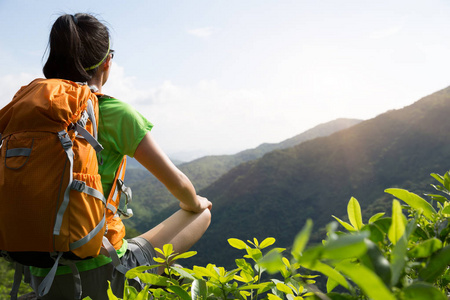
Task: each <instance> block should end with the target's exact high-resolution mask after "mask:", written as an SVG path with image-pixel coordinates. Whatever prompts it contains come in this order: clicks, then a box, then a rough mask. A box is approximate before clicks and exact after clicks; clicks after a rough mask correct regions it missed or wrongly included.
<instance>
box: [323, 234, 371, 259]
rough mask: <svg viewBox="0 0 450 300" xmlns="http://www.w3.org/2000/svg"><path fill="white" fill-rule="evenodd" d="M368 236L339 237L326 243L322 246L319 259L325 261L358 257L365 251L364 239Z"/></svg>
mask: <svg viewBox="0 0 450 300" xmlns="http://www.w3.org/2000/svg"><path fill="white" fill-rule="evenodd" d="M368 236H369V232H359V233H357V234H346V235H340V236H338V238H337V239H336V240H331V241H328V242H327V243H326V244H325V245H324V246H323V251H322V256H321V257H322V258H326V259H346V258H356V257H359V256H361V255H362V254H364V253H365V252H366V251H367V247H366V244H365V242H364V239H365V238H367V237H368Z"/></svg>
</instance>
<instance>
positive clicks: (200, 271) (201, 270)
mask: <svg viewBox="0 0 450 300" xmlns="http://www.w3.org/2000/svg"><path fill="white" fill-rule="evenodd" d="M193 271H194V273H195V275H197V276H200V277H203V276H205V277H211V278H215V279H217V280H219V276H218V274H216V273H213V272H211V271H210V270H209V269H207V268H205V267H199V266H194V268H193Z"/></svg>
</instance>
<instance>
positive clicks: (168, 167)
mask: <svg viewBox="0 0 450 300" xmlns="http://www.w3.org/2000/svg"><path fill="white" fill-rule="evenodd" d="M134 157H135V158H136V159H137V161H138V162H139V163H140V164H142V165H143V166H144V167H145V168H146V169H147V170H148V171H150V172H151V173H152V174H153V175H154V176H155V177H156V178H157V179H158V180H159V181H161V182H162V183H163V184H164V185H165V186H166V188H167V189H168V190H169V191H170V192H171V193H172V195H174V196H175V197H176V198H177V199H178V200H179V201H180V207H181V208H182V209H183V210H187V211H192V212H201V211H203V210H204V209H206V208H208V209H211V206H212V204H211V202H210V201H209V200H208V199H206V198H204V197H201V196H198V195H197V194H196V191H195V188H194V186H193V185H192V183H191V181H190V180H189V178H188V177H187V176H186V175H185V174H184V173H183V172H181V171H180V170H179V169H178V168H177V167H176V166H175V165H174V164H173V163H172V161H171V160H170V159H169V158H168V157H167V155H166V154H165V153H164V152H163V151H162V149H161V148H160V147H159V146H158V144H157V143H156V141H155V140H154V139H153V137H152V135H151V134H150V132H148V133H147V134H146V135H145V136H144V138H143V139H142V141H141V142H140V143H139V146H138V147H137V149H136V152H135V153H134Z"/></svg>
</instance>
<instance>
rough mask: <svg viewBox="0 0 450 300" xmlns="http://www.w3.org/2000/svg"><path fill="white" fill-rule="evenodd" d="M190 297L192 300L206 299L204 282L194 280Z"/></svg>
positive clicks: (206, 292) (206, 289) (206, 288)
mask: <svg viewBox="0 0 450 300" xmlns="http://www.w3.org/2000/svg"><path fill="white" fill-rule="evenodd" d="M191 297H192V300H197V299H204V300H206V298H208V287H207V285H206V281H204V280H203V279H196V280H194V281H193V282H192V286H191Z"/></svg>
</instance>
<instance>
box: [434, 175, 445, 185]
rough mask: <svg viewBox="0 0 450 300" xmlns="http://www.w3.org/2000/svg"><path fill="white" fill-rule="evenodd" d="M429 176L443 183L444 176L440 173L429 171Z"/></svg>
mask: <svg viewBox="0 0 450 300" xmlns="http://www.w3.org/2000/svg"><path fill="white" fill-rule="evenodd" d="M431 177H433V178H434V179H436V180H437V181H439V183H440V184H444V177H442V176H441V175H439V174H436V173H431Z"/></svg>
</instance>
